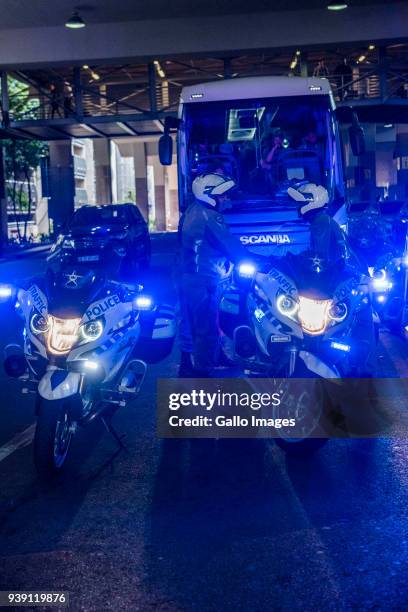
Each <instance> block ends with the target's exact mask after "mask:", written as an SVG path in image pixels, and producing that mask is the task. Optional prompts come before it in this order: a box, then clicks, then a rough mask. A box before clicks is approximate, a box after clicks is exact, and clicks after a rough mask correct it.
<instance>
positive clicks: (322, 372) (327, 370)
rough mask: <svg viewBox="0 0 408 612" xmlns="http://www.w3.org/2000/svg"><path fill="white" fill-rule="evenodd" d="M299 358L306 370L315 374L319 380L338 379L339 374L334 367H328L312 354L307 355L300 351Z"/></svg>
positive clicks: (307, 353)
mask: <svg viewBox="0 0 408 612" xmlns="http://www.w3.org/2000/svg"><path fill="white" fill-rule="evenodd" d="M299 357H300V358H301V359H302V361H303V362H304V364H305V366H306V367H307V369H308V370H310V371H311V372H313V373H314V374H317V376H320V377H321V378H340V376H339V373H338V371H337V368H336V367H333V368H332V367H329V366H328V365H327V364H326V363H324V361H322V360H321V359H319V357H317V356H316V355H314V354H313V353H309V352H308V351H300V352H299Z"/></svg>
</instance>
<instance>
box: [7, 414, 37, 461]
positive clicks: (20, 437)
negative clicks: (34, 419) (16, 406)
mask: <svg viewBox="0 0 408 612" xmlns="http://www.w3.org/2000/svg"><path fill="white" fill-rule="evenodd" d="M34 432H35V423H33V424H32V425H30V426H29V427H27V429H25V430H24V431H21V432H20V433H18V434H17V435H16V436H14V438H12V439H11V440H10V441H9V442H7V444H5V445H4V446H1V447H0V462H1V461H3V460H4V459H6V458H7V457H9V455H11V454H12V453H14V451H16V450H18V449H19V448H24V447H25V446H29V445H30V444H31V442H32V441H33V438H34Z"/></svg>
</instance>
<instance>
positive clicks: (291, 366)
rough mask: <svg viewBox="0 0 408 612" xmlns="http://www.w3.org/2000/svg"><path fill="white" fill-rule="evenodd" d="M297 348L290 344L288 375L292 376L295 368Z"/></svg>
mask: <svg viewBox="0 0 408 612" xmlns="http://www.w3.org/2000/svg"><path fill="white" fill-rule="evenodd" d="M297 354H298V350H297V348H296V346H292V347H291V348H290V349H289V372H288V375H289V376H293V373H294V371H295V369H296V359H297Z"/></svg>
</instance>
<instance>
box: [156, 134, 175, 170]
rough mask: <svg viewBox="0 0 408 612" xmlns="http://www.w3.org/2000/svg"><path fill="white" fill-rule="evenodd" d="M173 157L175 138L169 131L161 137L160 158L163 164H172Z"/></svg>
mask: <svg viewBox="0 0 408 612" xmlns="http://www.w3.org/2000/svg"><path fill="white" fill-rule="evenodd" d="M172 158H173V139H172V137H171V136H170V134H168V133H166V132H165V133H164V134H163V136H161V137H160V139H159V159H160V163H161V164H162V166H171V162H172Z"/></svg>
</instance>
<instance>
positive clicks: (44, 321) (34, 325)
mask: <svg viewBox="0 0 408 612" xmlns="http://www.w3.org/2000/svg"><path fill="white" fill-rule="evenodd" d="M30 329H31V331H32V332H33V334H45V333H46V332H47V331H48V330H49V323H48V318H47V317H43V316H42V315H40V314H38V313H35V314H33V315H32V317H31V319H30Z"/></svg>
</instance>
